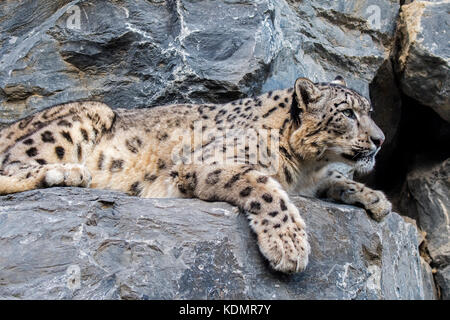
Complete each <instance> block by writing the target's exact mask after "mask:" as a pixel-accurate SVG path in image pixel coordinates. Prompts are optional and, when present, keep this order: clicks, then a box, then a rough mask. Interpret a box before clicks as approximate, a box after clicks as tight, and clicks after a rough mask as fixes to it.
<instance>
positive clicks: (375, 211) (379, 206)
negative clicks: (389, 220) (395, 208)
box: [365, 190, 392, 222]
mask: <svg viewBox="0 0 450 320" xmlns="http://www.w3.org/2000/svg"><path fill="white" fill-rule="evenodd" d="M365 203H366V205H365V208H366V210H367V211H368V212H369V214H370V215H371V216H372V218H373V219H374V220H376V221H378V222H379V221H381V220H382V219H383V218H384V217H385V216H387V215H388V214H389V213H391V211H392V204H391V202H390V201H389V200H388V199H387V198H386V196H385V195H384V193H383V192H381V191H374V190H372V191H370V192H369V193H368V195H367V199H366V201H365Z"/></svg>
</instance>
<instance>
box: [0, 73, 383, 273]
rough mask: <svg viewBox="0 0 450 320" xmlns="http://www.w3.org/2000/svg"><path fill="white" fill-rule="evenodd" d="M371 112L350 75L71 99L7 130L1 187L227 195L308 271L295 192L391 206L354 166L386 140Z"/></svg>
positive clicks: (284, 262) (261, 239)
mask: <svg viewBox="0 0 450 320" xmlns="http://www.w3.org/2000/svg"><path fill="white" fill-rule="evenodd" d="M370 112H371V106H370V103H369V102H368V100H367V99H366V98H364V97H362V96H361V95H360V94H358V93H357V92H355V91H353V90H351V89H349V88H347V87H346V85H345V83H344V81H343V79H342V78H341V77H338V78H336V80H335V81H333V82H331V83H313V82H312V81H310V80H308V79H306V78H299V79H297V80H296V82H295V85H294V87H293V88H289V89H285V90H277V91H273V92H269V93H266V94H263V95H261V96H259V97H256V98H248V99H242V100H238V101H233V102H230V103H227V104H201V105H187V104H184V105H171V106H162V107H155V108H149V109H134V110H127V109H116V110H112V109H111V108H109V107H108V106H107V105H105V104H103V103H99V102H75V103H67V104H64V105H59V106H55V107H52V108H49V109H46V110H44V111H42V112H39V113H37V114H34V115H31V116H29V117H27V118H24V119H22V120H20V121H18V122H16V123H14V124H12V125H11V126H9V127H7V128H5V129H3V130H2V131H0V194H9V193H14V192H21V191H25V190H30V189H35V188H43V187H51V186H82V187H91V188H101V189H114V190H122V191H126V192H128V193H129V194H131V195H135V196H141V197H186V198H190V197H197V198H200V199H203V200H208V201H226V202H229V203H231V204H233V205H236V206H238V207H239V208H241V209H243V210H245V211H246V212H247V214H248V218H249V220H250V225H251V227H252V229H253V230H254V231H255V233H256V234H257V239H258V244H259V248H260V250H261V252H262V254H263V255H264V256H265V257H266V258H267V259H268V260H269V262H270V264H271V266H272V267H273V268H274V269H276V270H280V271H283V272H298V271H301V270H303V269H304V268H305V267H306V265H307V263H308V255H309V253H310V246H309V244H308V240H307V234H306V226H305V223H304V221H303V219H302V217H301V216H300V214H299V211H298V209H297V208H296V207H295V206H294V205H293V204H292V202H291V201H290V199H289V196H288V194H302V195H306V196H320V197H327V198H331V199H334V200H338V201H341V202H344V203H348V204H358V205H362V206H363V207H364V208H365V209H367V211H368V212H370V213H371V215H372V216H373V217H374V218H375V219H377V220H380V219H381V218H382V217H383V216H385V215H386V214H388V213H389V212H390V211H391V204H390V202H389V201H388V200H387V199H386V197H385V195H384V194H383V193H382V192H380V191H374V190H371V189H369V188H368V187H366V186H364V185H363V184H361V183H358V182H355V181H353V180H351V179H350V178H349V175H348V174H349V173H351V172H352V171H359V172H368V171H370V170H371V169H372V168H373V165H374V163H375V160H374V157H375V155H376V153H377V152H378V150H379V148H380V146H381V144H382V143H383V141H384V135H383V133H382V131H381V130H380V129H379V128H378V127H377V126H376V124H375V123H374V122H373V121H372V119H371V118H370V115H369V113H370ZM198 128H199V130H200V133H199V134H198V135H197V133H198V131H199V130H197V129H198ZM195 138H197V139H195ZM271 139H273V141H275V140H276V141H275V144H272V140H271ZM261 151H262V152H261ZM344 169H345V170H346V169H348V170H347V171H348V172H344Z"/></svg>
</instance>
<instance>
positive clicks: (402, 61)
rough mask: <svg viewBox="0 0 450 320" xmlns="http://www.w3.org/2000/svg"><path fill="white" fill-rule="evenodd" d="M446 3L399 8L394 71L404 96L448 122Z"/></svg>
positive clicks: (416, 3)
mask: <svg viewBox="0 0 450 320" xmlns="http://www.w3.org/2000/svg"><path fill="white" fill-rule="evenodd" d="M449 12H450V2H449V1H413V2H412V3H410V4H408V5H404V6H402V12H401V14H400V19H399V23H398V30H399V33H398V35H399V40H400V44H399V45H400V47H399V48H400V50H399V52H398V53H397V54H398V56H397V59H396V61H397V68H398V72H399V74H400V82H401V88H402V90H403V92H404V93H405V94H407V95H408V96H410V97H412V98H414V99H416V100H417V101H419V102H421V103H422V104H423V105H426V106H429V107H431V108H433V109H434V110H435V111H436V112H437V113H438V114H439V115H440V116H441V117H442V118H443V119H444V120H446V121H447V122H450V50H449V48H448V34H447V31H448V30H447V29H448V28H446V27H445V26H448V25H449V24H450V16H449Z"/></svg>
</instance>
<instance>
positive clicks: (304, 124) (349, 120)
mask: <svg viewBox="0 0 450 320" xmlns="http://www.w3.org/2000/svg"><path fill="white" fill-rule="evenodd" d="M371 112H372V107H371V104H370V102H369V101H368V100H367V99H366V98H365V97H363V96H361V95H360V94H359V93H357V92H356V91H354V90H352V89H349V88H347V86H346V83H345V81H344V79H343V78H342V77H340V76H338V77H337V78H336V79H335V80H334V81H333V82H330V83H313V82H312V81H310V80H309V79H306V78H299V79H297V80H296V82H295V87H294V101H293V103H292V106H291V119H292V121H293V127H294V131H293V132H292V134H291V136H290V140H289V143H290V144H291V148H292V150H294V152H296V153H297V155H298V156H299V157H301V158H303V159H329V160H330V161H339V162H345V163H347V164H349V165H351V166H353V167H354V168H355V170H356V171H357V172H359V173H367V172H369V171H371V170H372V169H373V167H374V165H375V155H376V154H377V153H378V151H379V150H380V147H381V145H382V144H383V141H384V139H385V137H384V134H383V132H382V131H381V129H380V128H379V127H378V126H377V125H376V124H375V122H374V121H373V120H372V118H371V117H370V113H371Z"/></svg>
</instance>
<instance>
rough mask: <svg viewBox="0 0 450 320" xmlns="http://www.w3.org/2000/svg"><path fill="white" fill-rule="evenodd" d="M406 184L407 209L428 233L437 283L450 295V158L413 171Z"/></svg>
mask: <svg viewBox="0 0 450 320" xmlns="http://www.w3.org/2000/svg"><path fill="white" fill-rule="evenodd" d="M407 186H408V191H409V193H410V195H411V196H412V198H411V199H410V201H409V204H408V206H407V207H405V212H406V213H408V214H409V215H411V217H412V218H414V219H416V220H417V224H418V226H419V227H420V228H421V229H422V230H424V231H425V232H426V233H427V235H426V239H427V249H428V252H429V254H430V257H431V258H432V260H433V264H434V265H435V266H436V268H437V269H438V274H439V275H440V276H439V279H440V280H439V283H438V284H439V286H440V287H441V292H442V296H443V297H449V294H450V293H449V291H448V290H449V287H450V283H449V282H448V281H449V276H448V265H449V264H450V222H449V220H448V212H449V211H450V159H447V160H445V161H444V162H443V163H441V164H437V165H427V166H422V167H418V168H416V169H415V170H413V171H411V172H410V173H409V174H408V178H407ZM437 278H438V277H437Z"/></svg>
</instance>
